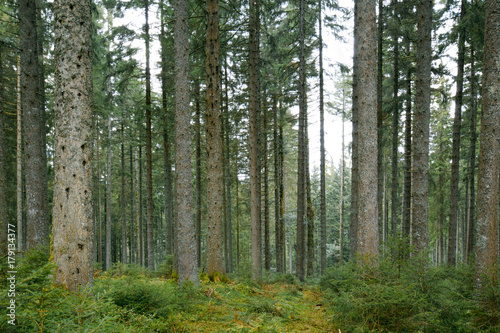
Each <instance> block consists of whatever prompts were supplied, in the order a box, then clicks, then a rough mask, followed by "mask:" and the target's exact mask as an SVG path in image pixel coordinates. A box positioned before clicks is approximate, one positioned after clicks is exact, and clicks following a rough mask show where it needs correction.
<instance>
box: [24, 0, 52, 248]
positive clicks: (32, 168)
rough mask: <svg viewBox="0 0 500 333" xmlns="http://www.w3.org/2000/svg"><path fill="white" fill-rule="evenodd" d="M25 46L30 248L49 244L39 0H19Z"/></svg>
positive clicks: (28, 243)
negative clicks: (41, 93)
mask: <svg viewBox="0 0 500 333" xmlns="http://www.w3.org/2000/svg"><path fill="white" fill-rule="evenodd" d="M19 39H20V49H21V53H20V54H21V68H22V70H21V91H22V94H21V99H22V108H23V113H24V115H23V116H24V126H23V129H24V156H25V165H26V168H25V180H26V219H27V222H28V223H27V227H28V230H27V239H26V247H27V250H30V249H32V248H35V247H37V246H39V245H48V240H49V225H48V222H47V216H46V202H45V199H46V191H47V167H46V165H44V161H45V157H44V155H45V146H44V145H43V143H44V142H45V140H44V139H43V136H44V135H45V123H44V115H43V109H42V107H41V105H40V96H39V93H40V88H39V85H40V80H39V68H38V44H37V27H36V3H35V1H29V0H20V2H19Z"/></svg>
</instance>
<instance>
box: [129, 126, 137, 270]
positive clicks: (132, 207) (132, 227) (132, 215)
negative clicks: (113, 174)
mask: <svg viewBox="0 0 500 333" xmlns="http://www.w3.org/2000/svg"><path fill="white" fill-rule="evenodd" d="M130 132H132V131H130ZM130 134H131V135H130V138H132V133H130ZM129 154H130V224H129V226H130V229H129V230H130V236H129V240H130V247H129V251H130V252H129V253H130V260H129V263H131V264H133V263H137V261H136V259H137V258H136V257H135V255H136V253H137V252H136V251H135V248H136V242H135V240H136V238H135V237H134V230H135V183H134V155H133V149H132V142H130V146H129Z"/></svg>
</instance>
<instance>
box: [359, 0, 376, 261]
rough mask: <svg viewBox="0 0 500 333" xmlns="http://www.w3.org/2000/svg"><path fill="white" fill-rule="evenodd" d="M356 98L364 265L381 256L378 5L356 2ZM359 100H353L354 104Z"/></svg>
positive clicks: (360, 237) (362, 1)
mask: <svg viewBox="0 0 500 333" xmlns="http://www.w3.org/2000/svg"><path fill="white" fill-rule="evenodd" d="M354 12H355V14H354V15H355V23H354V24H355V26H356V28H355V32H354V57H355V64H356V66H355V72H354V77H355V80H354V82H355V85H354V92H353V96H355V99H357V100H356V104H357V107H358V110H357V113H358V128H357V130H358V138H357V139H358V144H357V146H358V147H357V155H358V163H357V164H358V172H359V174H358V181H357V182H356V186H357V196H358V198H357V204H356V209H357V219H358V221H357V223H358V228H357V251H356V253H357V254H358V255H359V256H360V259H362V260H360V262H359V264H360V265H365V264H368V265H370V264H371V261H372V260H377V259H376V257H377V256H378V245H379V242H378V237H379V233H378V220H377V219H378V212H377V198H376V197H377V128H376V124H377V70H376V68H377V43H376V20H375V2H372V1H368V0H356V2H355V9H354ZM354 103H355V100H353V104H354Z"/></svg>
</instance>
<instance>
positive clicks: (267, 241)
mask: <svg viewBox="0 0 500 333" xmlns="http://www.w3.org/2000/svg"><path fill="white" fill-rule="evenodd" d="M262 115H263V124H262V125H263V127H264V128H263V131H262V132H263V133H262V138H263V140H262V141H263V142H262V159H263V161H264V175H263V177H264V267H265V269H266V271H268V272H269V271H270V270H271V235H270V230H269V218H270V217H269V214H270V212H269V163H268V157H267V156H268V151H267V140H268V138H267V137H268V130H267V127H268V122H267V106H266V108H265V109H264V112H263V113H262Z"/></svg>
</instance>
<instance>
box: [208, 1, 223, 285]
mask: <svg viewBox="0 0 500 333" xmlns="http://www.w3.org/2000/svg"><path fill="white" fill-rule="evenodd" d="M206 38H207V39H206V49H205V50H206V56H207V60H206V73H207V76H206V80H207V102H206V103H207V104H206V105H207V109H206V112H207V116H206V121H207V179H208V182H207V208H208V214H207V224H208V249H207V274H209V275H212V274H215V273H216V272H218V273H220V274H224V273H225V269H224V252H223V244H224V232H223V230H224V229H223V214H222V211H223V203H224V201H223V183H222V181H223V176H224V175H223V168H222V158H223V156H222V131H221V112H220V107H221V100H220V99H221V96H220V59H219V1H218V0H209V1H207V35H206Z"/></svg>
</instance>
